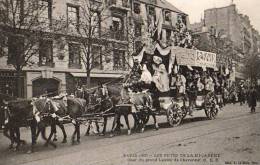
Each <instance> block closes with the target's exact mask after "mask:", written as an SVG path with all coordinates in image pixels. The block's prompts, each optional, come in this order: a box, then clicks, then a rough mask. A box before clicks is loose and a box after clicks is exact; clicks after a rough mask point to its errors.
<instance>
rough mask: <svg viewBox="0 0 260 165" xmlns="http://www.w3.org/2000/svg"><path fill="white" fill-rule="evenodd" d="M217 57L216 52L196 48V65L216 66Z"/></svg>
mask: <svg viewBox="0 0 260 165" xmlns="http://www.w3.org/2000/svg"><path fill="white" fill-rule="evenodd" d="M216 61H217V57H216V54H215V53H211V52H204V51H199V50H196V58H195V63H196V66H205V67H208V68H216Z"/></svg>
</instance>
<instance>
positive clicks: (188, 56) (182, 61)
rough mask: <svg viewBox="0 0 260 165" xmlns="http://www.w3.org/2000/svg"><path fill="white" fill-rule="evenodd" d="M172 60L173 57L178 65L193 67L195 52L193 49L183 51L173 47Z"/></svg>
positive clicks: (183, 49)
mask: <svg viewBox="0 0 260 165" xmlns="http://www.w3.org/2000/svg"><path fill="white" fill-rule="evenodd" d="M172 56H173V57H172V58H173V59H174V58H175V56H176V58H177V63H178V64H179V65H190V66H196V65H195V59H196V51H195V50H193V49H185V48H180V47H173V48H172Z"/></svg>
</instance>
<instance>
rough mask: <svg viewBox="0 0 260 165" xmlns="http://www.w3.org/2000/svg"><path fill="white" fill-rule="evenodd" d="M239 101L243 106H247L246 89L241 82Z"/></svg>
mask: <svg viewBox="0 0 260 165" xmlns="http://www.w3.org/2000/svg"><path fill="white" fill-rule="evenodd" d="M238 100H239V102H240V105H241V106H242V105H243V104H245V87H244V83H243V82H241V83H240V84H239V87H238Z"/></svg>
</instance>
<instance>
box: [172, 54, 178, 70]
mask: <svg viewBox="0 0 260 165" xmlns="http://www.w3.org/2000/svg"><path fill="white" fill-rule="evenodd" d="M172 68H173V73H175V74H177V73H178V72H179V65H178V62H177V57H176V56H175V58H174V63H173V66H172Z"/></svg>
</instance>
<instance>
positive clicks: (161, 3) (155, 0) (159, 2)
mask: <svg viewBox="0 0 260 165" xmlns="http://www.w3.org/2000/svg"><path fill="white" fill-rule="evenodd" d="M139 1H140V2H143V3H146V4H151V5H155V6H158V7H161V8H164V9H168V10H171V11H173V12H176V13H181V14H185V15H187V14H186V13H184V12H183V11H181V10H179V9H178V8H176V7H175V6H174V5H172V4H171V3H170V2H168V1H166V0H139Z"/></svg>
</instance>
